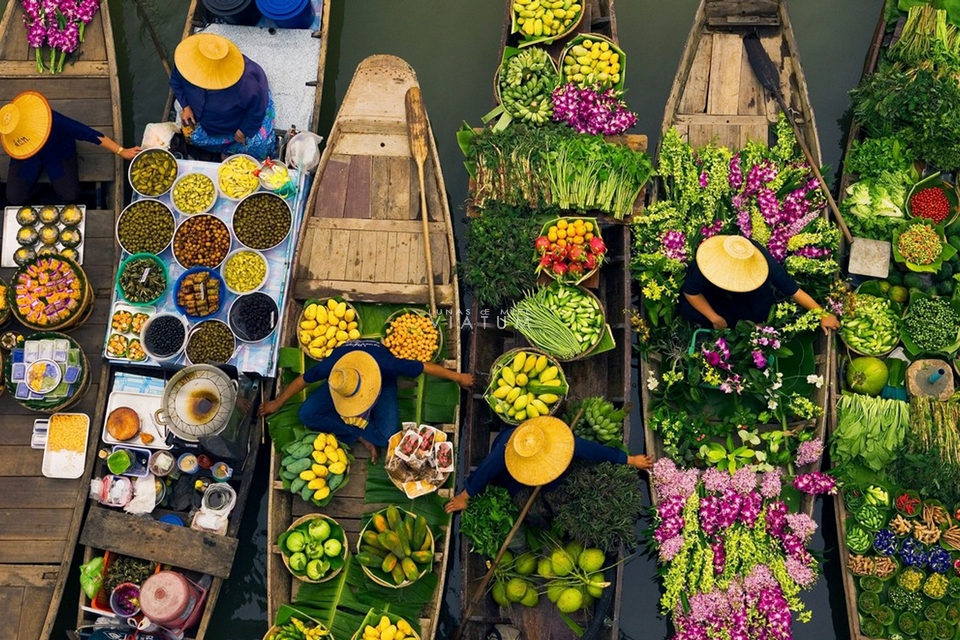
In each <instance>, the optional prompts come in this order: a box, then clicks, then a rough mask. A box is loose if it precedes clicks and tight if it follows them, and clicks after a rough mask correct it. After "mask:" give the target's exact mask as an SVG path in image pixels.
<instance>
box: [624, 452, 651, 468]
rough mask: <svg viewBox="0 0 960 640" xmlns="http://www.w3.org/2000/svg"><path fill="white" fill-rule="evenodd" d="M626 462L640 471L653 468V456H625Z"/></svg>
mask: <svg viewBox="0 0 960 640" xmlns="http://www.w3.org/2000/svg"><path fill="white" fill-rule="evenodd" d="M627 464H628V465H630V466H631V467H636V468H637V469H640V470H641V471H648V470H650V469H652V468H653V456H643V455H639V456H627Z"/></svg>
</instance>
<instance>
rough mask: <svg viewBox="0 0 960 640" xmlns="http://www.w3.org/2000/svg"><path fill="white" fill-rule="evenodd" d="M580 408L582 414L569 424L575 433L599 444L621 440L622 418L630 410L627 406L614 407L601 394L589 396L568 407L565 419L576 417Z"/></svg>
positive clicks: (619, 441)
mask: <svg viewBox="0 0 960 640" xmlns="http://www.w3.org/2000/svg"><path fill="white" fill-rule="evenodd" d="M581 409H583V415H582V417H581V418H580V420H578V421H577V424H571V425H570V426H571V427H572V428H573V433H574V434H575V435H577V436H579V437H581V438H584V439H586V440H593V441H594V442H599V443H601V444H607V443H608V442H615V443H622V442H623V419H624V418H626V417H627V413H628V412H629V411H630V408H629V406H626V407H624V408H623V409H616V408H615V407H614V406H613V403H612V402H610V401H609V400H606V399H605V398H603V397H602V396H590V397H588V398H584V399H583V400H581V401H579V402H577V403H576V404H574V405H573V406H571V407H570V409H569V410H568V411H567V421H568V422H569V421H570V420H572V419H573V418H574V417H576V414H577V413H578V412H579V411H580V410H581Z"/></svg>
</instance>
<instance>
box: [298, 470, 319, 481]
mask: <svg viewBox="0 0 960 640" xmlns="http://www.w3.org/2000/svg"><path fill="white" fill-rule="evenodd" d="M316 477H317V474H315V473H314V472H313V471H311V470H310V469H307V470H306V471H301V472H300V479H301V480H306V481H307V482H310V481H311V480H313V479H315V478H316Z"/></svg>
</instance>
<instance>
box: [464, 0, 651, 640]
mask: <svg viewBox="0 0 960 640" xmlns="http://www.w3.org/2000/svg"><path fill="white" fill-rule="evenodd" d="M511 5H512V3H511V2H507V8H506V15H505V18H504V25H503V31H502V37H501V49H502V48H503V47H506V46H515V45H516V42H517V36H516V34H511V33H510V28H511ZM583 6H584V16H583V20H582V21H581V22H580V24H579V25H578V27H577V29H576V30H575V31H574V32H573V33H572V34H571V35H570V36H569V38H573V37H576V36H577V35H579V34H581V33H597V34H600V35H603V36H606V37H607V38H609V39H610V40H612V41H614V42H617V41H618V35H617V17H616V12H615V10H614V2H613V0H588V1H586V2H584V3H583ZM565 41H567V39H566V38H565V39H564V40H563V41H562V42H557V43H554V44H553V45H551V46H550V47H549V48H548V51H550V53H551V55H555V56H556V55H559V53H560V51H561V50H562V49H563V46H564V45H563V42H565ZM622 138H623V139H624V143H625V144H628V145H629V146H631V148H634V149H636V150H640V151H642V150H645V149H646V144H647V138H646V136H642V135H630V136H623V137H622ZM471 215H481V214H480V213H479V212H477V211H472V212H471ZM600 224H601V232H602V235H603V238H604V240H605V241H606V243H607V261H606V262H605V263H604V266H603V268H602V269H601V270H600V273H599V275H600V277H599V278H596V277H593V278H591V279H590V280H588V281H587V282H586V283H585V284H586V285H587V286H589V287H591V288H593V290H594V293H596V295H597V297H598V298H599V299H600V301H601V302H602V303H603V305H604V308H605V309H606V315H607V319H608V322H609V323H610V325H611V329H612V331H613V335H614V340H615V341H616V343H617V347H616V348H615V349H613V350H610V351H607V352H604V353H601V354H598V355H594V356H590V357H589V358H585V359H583V360H580V361H576V362H568V363H564V365H563V370H564V373H565V375H566V377H567V380H568V381H569V382H570V396H571V397H573V396H576V397H587V396H595V395H600V396H604V397H606V398H607V399H608V400H609V401H611V402H613V403H614V404H615V405H617V406H621V405H623V404H625V403H627V402H630V399H631V382H630V375H631V359H632V354H631V352H630V347H629V345H630V344H631V341H632V329H631V326H630V319H629V314H630V308H631V302H630V295H631V294H630V228H629V227H628V226H627V225H625V224H623V223H622V222H619V221H616V220H613V219H612V218H607V217H601V219H600ZM483 312H488V313H483ZM505 312H506V309H503V310H497V309H484V310H482V311H481V309H480V308H479V307H478V306H477V304H476V303H474V305H473V308H472V310H471V315H472V318H473V320H472V331H471V334H470V368H471V370H472V371H473V372H474V375H475V376H476V379H477V383H476V385H475V388H474V391H473V394H472V397H471V401H470V403H469V405H468V406H467V411H466V425H467V429H466V434H467V437H466V442H465V443H464V460H465V463H464V464H465V468H466V471H467V473H468V474H469V473H470V472H472V471H473V470H474V469H476V467H477V466H478V465H479V464H480V463H481V462H482V461H483V459H484V458H485V457H486V456H487V454H488V453H489V452H490V444H491V442H492V441H493V439H494V437H495V436H496V434H497V432H498V431H499V430H500V429H502V428H503V427H504V426H505V425H504V423H503V422H501V421H500V420H499V419H498V418H497V417H496V414H494V413H493V411H492V410H491V409H490V406H489V405H488V404H487V402H486V400H485V399H484V397H483V390H484V389H485V387H486V383H487V382H488V381H487V380H486V378H487V376H488V374H489V372H490V368H491V366H492V365H493V364H494V363H495V362H496V361H497V359H499V358H500V356H501V355H503V354H504V353H505V352H507V351H509V350H510V349H514V348H518V347H525V346H527V342H526V340H525V339H524V338H523V336H522V335H521V334H520V333H518V332H516V331H514V330H512V329H507V328H504V323H503V314H504V313H505ZM623 432H624V442H629V441H630V417H629V415H628V416H627V418H626V420H625V421H624V425H623ZM469 548H470V544H469V541H466V540H462V541H461V544H460V566H461V568H462V569H461V570H462V577H461V590H460V594H461V601H462V603H463V608H464V610H465V609H466V607H467V606H468V605H469V603H470V602H471V601H472V600H473V598H474V596H475V594H476V590H477V588H478V586H479V584H480V581H481V579H482V578H483V576H484V574H485V573H486V572H487V566H486V562H485V559H484V558H482V557H480V556H479V555H477V554H472V553H470V552H469ZM622 555H623V554H621V556H620V557H619V558H618V560H622ZM622 589H623V563H619V564H618V565H617V568H616V580H615V584H614V585H612V587H611V588H608V589H606V590H605V591H604V597H603V598H602V599H601V600H599V601H598V603H597V605H596V608H595V612H594V613H595V615H594V617H593V618H592V619H591V622H590V624H589V625H588V627H587V629H586V632H585V634H584V636H583V637H584V638H617V637H618V635H619V629H620V600H621V593H622ZM512 612H513V613H519V614H520V615H519V616H516V617H514V618H513V619H510V618H508V617H504V615H503V613H502V612H501V610H500V609H499V608H498V606H497V605H496V603H494V602H493V600H492V598H490V597H489V596H485V597H483V598H482V599H481V601H480V603H479V604H478V605H477V607H476V609H475V610H474V613H473V615H471V617H470V618H469V619H468V620H466V621H464V623H465V633H464V637H465V638H470V639H477V638H486V637H487V636H486V632H487V629H488V628H489V627H490V626H491V625H494V624H513V625H515V626H517V627H519V628H520V629H521V633H522V634H523V637H525V638H543V639H548V638H552V639H559V638H568V637H570V638H572V637H574V636H573V632H572V631H571V630H570V628H569V627H567V626H566V625H565V624H564V623H563V622H562V621H561V619H560V617H559V615H558V613H557V611H556V607H555V606H554V605H553V604H552V603H550V602H549V601H547V600H545V599H542V600H541V604H540V605H539V606H537V607H535V608H533V609H527V608H526V607H520V606H516V607H513V608H512ZM604 618H608V619H609V621H610V622H611V625H610V626H604ZM581 622H582V621H581Z"/></svg>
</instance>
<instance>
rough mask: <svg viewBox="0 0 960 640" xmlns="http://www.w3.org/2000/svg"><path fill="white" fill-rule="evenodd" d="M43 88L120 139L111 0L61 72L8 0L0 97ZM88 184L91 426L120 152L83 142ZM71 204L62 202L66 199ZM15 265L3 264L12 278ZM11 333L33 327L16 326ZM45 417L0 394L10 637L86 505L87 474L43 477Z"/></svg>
mask: <svg viewBox="0 0 960 640" xmlns="http://www.w3.org/2000/svg"><path fill="white" fill-rule="evenodd" d="M26 90H34V91H40V92H41V93H43V94H44V95H45V96H46V97H47V99H48V100H49V101H50V106H51V107H52V108H53V109H55V110H57V111H59V112H60V113H63V114H64V115H67V116H70V117H72V118H75V119H77V120H80V121H82V122H84V123H86V124H88V125H90V126H91V127H93V128H94V129H97V130H98V131H100V132H102V133H103V134H104V135H106V136H109V137H110V138H112V139H114V140H117V141H120V142H122V141H123V131H122V129H121V119H120V90H119V85H118V81H117V59H116V53H115V51H114V46H113V27H112V26H111V23H110V10H109V7H108V6H107V3H106V2H104V3H101V5H100V10H99V11H98V12H97V14H96V15H95V17H94V19H93V21H92V22H91V23H90V24H89V25H87V28H86V30H85V38H84V42H83V43H82V44H81V45H80V47H79V49H78V50H77V52H75V53H73V54H71V55H70V56H69V58H68V61H67V63H66V65H65V66H64V69H63V73H60V74H57V75H50V74H49V73H44V74H39V73H37V63H36V58H35V57H34V50H33V49H31V48H30V47H29V46H28V44H27V36H26V29H24V26H23V10H22V5H21V3H19V2H15V1H10V2H7V7H6V11H5V12H4V14H3V20H2V22H0V104H2V103H6V102H7V101H9V100H10V99H11V98H13V97H14V96H15V95H17V94H18V93H20V92H21V91H26ZM77 153H78V155H79V172H80V181H81V187H82V195H81V200H82V203H83V204H86V205H87V207H88V208H87V214H86V215H87V221H86V234H85V237H84V249H83V256H82V257H83V268H84V271H85V272H86V274H87V277H88V278H89V280H90V284H91V285H92V286H93V287H94V289H95V291H96V300H95V303H94V310H93V315H92V316H91V317H90V319H89V320H88V321H87V323H86V324H85V325H84V326H83V327H81V328H79V329H77V330H75V331H73V332H72V333H71V335H72V337H73V339H74V340H76V341H77V342H78V343H79V344H80V346H81V347H82V348H83V350H84V352H85V353H86V355H87V357H88V359H89V361H90V366H91V370H90V387H89V388H88V389H87V391H86V393H85V395H84V396H83V397H82V399H81V400H80V401H79V403H78V404H76V405H74V406H73V407H72V408H71V409H70V411H76V412H81V413H85V414H87V415H88V416H90V418H91V423H92V424H97V422H98V421H102V419H103V418H102V415H101V412H102V410H103V398H104V397H105V388H106V384H105V382H106V380H105V378H104V376H105V375H106V368H105V367H102V366H101V361H100V357H99V355H98V354H99V352H100V350H101V347H102V344H103V323H105V322H106V321H107V320H106V318H107V308H108V307H109V300H110V287H111V285H112V277H113V264H114V262H115V259H114V258H115V248H114V240H113V226H114V215H115V214H116V213H117V212H119V210H120V206H121V200H122V197H123V182H122V169H123V168H122V165H121V161H120V159H119V158H118V157H117V156H115V155H113V154H111V153H110V152H108V151H107V150H106V149H104V148H102V147H99V146H95V145H91V144H87V143H84V142H81V143H78V144H77ZM7 168H8V158H7V156H6V155H4V154H3V151H2V150H0V180H3V181H4V182H5V181H6V179H7V175H6V174H7ZM63 204H66V203H63ZM12 273H13V269H0V278H2V279H3V280H5V281H9V280H10V278H11V276H12ZM8 328H12V329H13V330H14V331H18V332H20V333H22V334H24V335H29V334H30V333H31V331H30V330H27V329H24V328H23V327H21V326H19V325H16V324H15V325H14V326H13V327H8ZM39 417H42V416H40V415H38V414H36V413H31V412H29V411H28V410H26V409H24V408H22V407H21V406H20V405H19V404H17V403H16V402H15V401H14V399H13V398H12V397H10V396H9V395H6V394H5V395H4V396H3V397H0V425H2V428H0V618H2V619H3V621H4V622H3V625H4V632H3V636H4V637H5V638H10V639H11V640H37V639H38V638H39V639H41V640H46V638H49V637H50V635H51V632H52V630H53V624H54V620H55V618H56V614H57V610H58V608H59V605H60V600H61V597H62V595H63V589H64V585H65V583H66V581H67V580H75V579H76V576H75V575H71V574H70V564H71V562H72V561H73V553H74V549H75V546H76V543H77V536H78V533H79V530H80V523H81V521H82V517H83V511H84V508H85V507H86V503H87V492H88V490H89V486H88V484H87V480H86V478H87V473H85V474H84V475H83V476H82V477H81V478H79V479H76V480H63V479H51V478H46V477H44V476H43V475H42V473H41V464H42V458H43V451H37V450H33V449H31V448H30V440H31V434H32V431H33V422H34V420H35V419H37V418H39ZM95 452H96V447H95V446H94V445H93V444H90V445H89V446H88V449H87V458H86V463H85V468H86V470H87V471H89V469H90V468H91V466H92V464H93V459H94V457H95Z"/></svg>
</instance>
